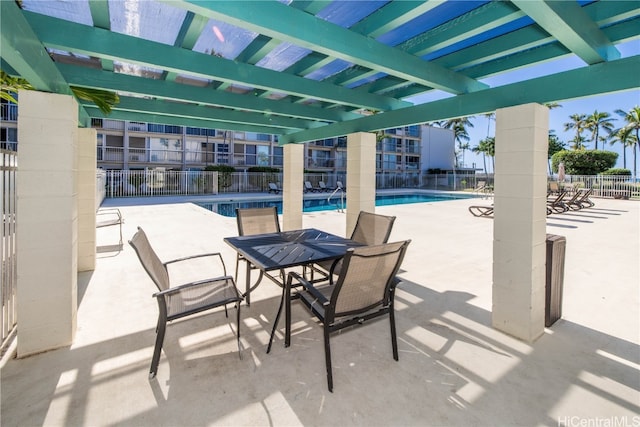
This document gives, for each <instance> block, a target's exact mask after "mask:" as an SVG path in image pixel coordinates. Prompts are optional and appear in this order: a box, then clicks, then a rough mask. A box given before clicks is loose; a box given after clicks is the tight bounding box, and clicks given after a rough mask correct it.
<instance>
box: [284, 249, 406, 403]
mask: <svg viewBox="0 0 640 427" xmlns="http://www.w3.org/2000/svg"><path fill="white" fill-rule="evenodd" d="M410 242H411V241H410V240H407V241H403V242H395V243H386V244H383V245H375V246H363V247H360V248H355V249H349V250H348V251H347V254H346V255H345V257H344V258H343V259H344V264H343V268H342V270H341V273H340V276H339V278H338V280H337V282H336V284H335V285H328V286H324V292H322V288H321V287H319V286H318V285H317V284H313V283H311V282H310V281H308V280H307V279H306V278H304V277H303V276H301V275H300V274H298V273H296V272H290V273H289V274H288V276H287V282H286V285H285V310H287V314H286V326H285V347H288V346H289V345H290V336H291V300H292V299H299V300H300V301H302V302H303V304H304V305H305V306H306V307H307V308H308V309H309V310H310V311H311V312H312V313H313V315H314V316H315V317H317V318H318V320H320V322H321V323H322V325H323V334H324V351H325V364H326V371H327V386H328V388H329V391H330V392H333V371H332V366H331V346H330V336H331V334H332V333H334V332H336V331H339V330H341V329H344V328H347V327H350V326H354V325H358V324H363V323H364V322H365V321H367V320H370V319H373V318H376V317H379V316H384V315H389V322H390V327H391V346H392V351H393V359H394V360H396V361H397V360H398V342H397V335H396V325H395V314H394V297H395V289H396V286H397V284H398V283H399V280H398V279H397V278H396V274H397V273H398V270H399V269H400V266H401V264H402V260H403V258H404V255H405V253H406V250H407V247H408V245H409V243H410ZM385 256H395V257H396V258H395V262H394V263H393V267H392V268H390V269H389V270H388V271H386V272H384V274H381V275H378V276H376V277H375V278H374V279H373V280H371V281H370V282H369V283H371V286H372V287H373V286H375V284H374V283H372V282H374V281H379V283H377V284H378V285H380V284H383V285H384V286H383V287H382V286H381V287H380V288H383V292H382V293H380V294H379V295H378V296H376V297H375V300H374V301H368V302H367V303H366V305H363V306H359V307H351V308H350V309H349V310H348V311H342V312H341V311H339V309H338V308H337V307H338V304H339V301H340V298H341V296H340V293H341V291H343V289H347V291H346V292H349V291H351V290H350V289H349V286H348V282H346V280H348V279H347V278H348V277H349V268H350V266H352V267H355V266H356V265H357V263H358V262H359V259H371V258H376V257H377V258H382V257H385ZM294 287H295V288H297V289H298V291H297V293H296V294H295V295H293V296H292V295H291V289H292V288H294ZM380 288H378V287H375V288H374V289H373V290H377V291H380ZM274 330H275V328H274ZM272 334H273V332H272Z"/></svg>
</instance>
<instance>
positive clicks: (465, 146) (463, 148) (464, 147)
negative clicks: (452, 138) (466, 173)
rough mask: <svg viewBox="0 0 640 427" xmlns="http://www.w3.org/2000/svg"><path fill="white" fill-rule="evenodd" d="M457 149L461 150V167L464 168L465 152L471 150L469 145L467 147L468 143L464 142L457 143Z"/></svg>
mask: <svg viewBox="0 0 640 427" xmlns="http://www.w3.org/2000/svg"><path fill="white" fill-rule="evenodd" d="M458 148H459V149H460V150H462V167H464V153H465V152H466V151H467V150H470V149H471V145H469V143H468V142H465V143H459V144H458Z"/></svg>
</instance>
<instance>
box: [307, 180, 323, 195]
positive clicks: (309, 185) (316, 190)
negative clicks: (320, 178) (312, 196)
mask: <svg viewBox="0 0 640 427" xmlns="http://www.w3.org/2000/svg"><path fill="white" fill-rule="evenodd" d="M318 191H320V188H319V187H314V186H313V185H311V182H309V181H305V182H304V192H305V193H308V192H313V193H316V192H318Z"/></svg>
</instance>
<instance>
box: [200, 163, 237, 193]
mask: <svg viewBox="0 0 640 427" xmlns="http://www.w3.org/2000/svg"><path fill="white" fill-rule="evenodd" d="M204 170H206V171H217V172H220V173H219V175H218V189H222V188H227V187H230V186H231V174H232V173H233V172H235V171H236V168H234V167H233V166H228V165H215V166H212V165H209V166H206V167H205V168H204Z"/></svg>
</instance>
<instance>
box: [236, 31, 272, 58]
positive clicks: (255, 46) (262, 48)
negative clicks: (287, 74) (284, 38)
mask: <svg viewBox="0 0 640 427" xmlns="http://www.w3.org/2000/svg"><path fill="white" fill-rule="evenodd" d="M280 43H281V42H280V41H278V40H273V39H272V38H270V37H267V36H263V35H261V34H259V35H258V36H257V37H256V38H255V39H253V41H252V42H251V43H249V45H248V46H247V47H246V48H245V49H244V50H243V51H242V52H240V55H238V57H237V58H235V59H236V61H239V62H245V63H247V64H255V63H257V62H258V61H260V60H261V59H262V58H264V57H265V56H266V55H267V54H268V53H269V52H271V51H272V50H273V49H275V48H276V47H277V46H278V45H279V44H280Z"/></svg>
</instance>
